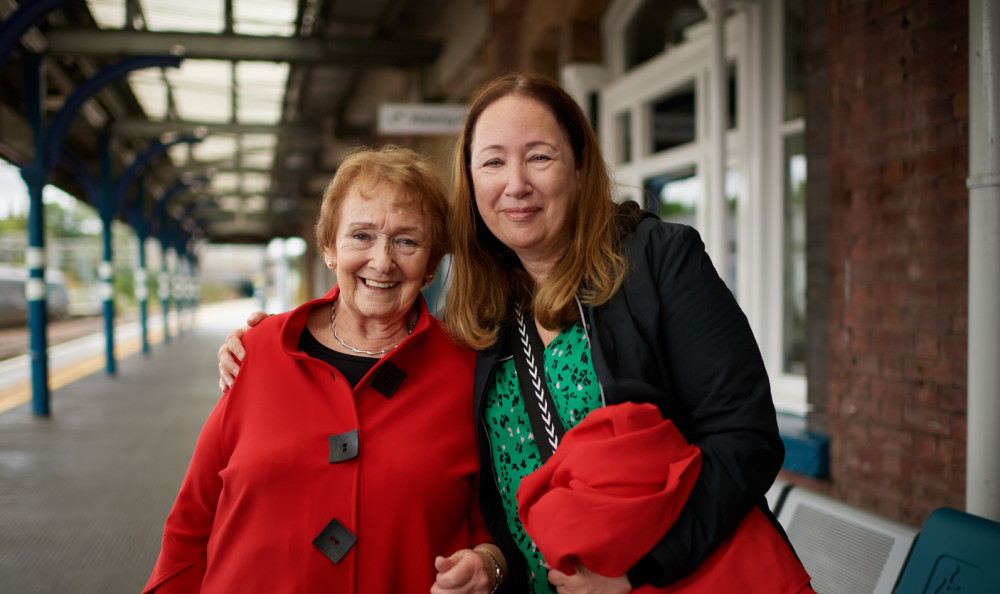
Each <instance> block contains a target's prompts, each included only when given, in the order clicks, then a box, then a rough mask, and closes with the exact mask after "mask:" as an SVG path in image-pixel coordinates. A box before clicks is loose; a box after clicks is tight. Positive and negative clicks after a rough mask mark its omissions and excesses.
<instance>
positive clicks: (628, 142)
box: [615, 111, 632, 163]
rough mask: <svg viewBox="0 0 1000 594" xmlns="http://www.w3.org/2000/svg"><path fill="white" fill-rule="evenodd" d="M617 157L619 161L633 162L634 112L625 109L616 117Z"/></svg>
mask: <svg viewBox="0 0 1000 594" xmlns="http://www.w3.org/2000/svg"><path fill="white" fill-rule="evenodd" d="M615 140H616V143H615V159H616V161H617V162H618V163H631V162H632V112H631V111H625V112H622V113H620V114H618V117H616V118H615Z"/></svg>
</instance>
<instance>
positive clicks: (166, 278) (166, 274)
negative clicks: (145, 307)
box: [156, 213, 170, 342]
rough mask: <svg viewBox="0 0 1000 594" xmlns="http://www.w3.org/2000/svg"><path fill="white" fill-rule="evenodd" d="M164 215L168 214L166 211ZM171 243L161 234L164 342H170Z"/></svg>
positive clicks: (159, 286)
mask: <svg viewBox="0 0 1000 594" xmlns="http://www.w3.org/2000/svg"><path fill="white" fill-rule="evenodd" d="M163 216H167V215H166V213H164V214H163ZM168 249H170V244H169V243H168V242H167V240H166V238H165V237H164V236H162V235H161V236H160V251H161V252H162V253H161V255H160V276H159V277H158V279H157V283H156V284H157V292H158V293H159V297H160V305H161V308H162V309H163V342H170V271H169V270H167V250H168Z"/></svg>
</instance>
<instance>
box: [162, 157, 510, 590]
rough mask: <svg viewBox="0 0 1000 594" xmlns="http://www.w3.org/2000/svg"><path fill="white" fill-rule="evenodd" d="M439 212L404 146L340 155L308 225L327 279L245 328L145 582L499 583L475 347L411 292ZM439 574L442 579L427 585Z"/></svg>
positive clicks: (427, 272)
mask: <svg viewBox="0 0 1000 594" xmlns="http://www.w3.org/2000/svg"><path fill="white" fill-rule="evenodd" d="M447 218H448V203H447V200H446V198H445V191H444V187H443V184H442V183H441V181H440V179H439V178H438V176H437V175H436V174H435V173H434V170H433V169H432V168H431V166H430V165H429V164H428V162H427V161H426V160H424V159H423V158H422V157H420V156H418V155H417V154H416V153H415V152H413V151H411V150H408V149H402V148H398V147H387V148H383V149H380V150H365V151H359V152H355V153H353V154H351V155H349V156H348V157H347V158H346V159H345V160H344V162H343V164H342V165H341V167H340V168H339V170H338V172H337V174H336V176H335V177H334V179H333V181H332V182H331V183H330V185H329V187H328V188H327V189H326V191H325V192H324V196H323V204H322V209H321V214H320V218H319V222H318V223H317V225H316V235H317V240H318V245H319V248H320V250H321V253H322V254H323V255H324V256H325V259H326V263H327V266H329V268H330V269H331V270H333V271H335V272H336V275H337V281H338V282H337V285H336V286H334V287H333V289H331V290H330V292H329V293H327V294H326V295H325V296H324V297H322V298H320V299H317V300H315V301H311V302H309V303H306V304H305V305H302V306H301V307H299V308H297V309H295V310H294V311H291V312H287V313H284V314H280V315H275V316H271V317H269V318H267V319H266V320H264V321H263V322H261V323H260V324H258V325H257V326H256V327H254V328H253V329H252V330H251V331H249V332H248V333H247V334H246V335H245V336H244V339H243V344H244V347H245V353H246V354H245V357H244V360H243V363H242V367H241V369H240V372H239V376H238V377H237V379H236V380H235V382H234V383H233V385H232V387H231V389H229V390H228V391H227V392H226V393H225V394H224V395H223V397H222V398H221V399H220V401H219V403H218V404H217V405H216V407H215V409H214V411H213V412H212V413H211V415H210V416H209V418H208V420H207V421H206V423H205V426H204V429H203V430H202V432H201V435H200V437H199V438H198V443H197V446H196V447H195V451H194V456H193V458H192V460H191V464H190V466H189V468H188V471H187V474H186V476H185V477H184V481H183V484H182V485H181V488H180V493H179V494H178V496H177V500H176V502H175V503H174V506H173V509H172V510H171V511H170V515H169V517H168V518H167V521H166V526H165V529H164V534H163V544H162V548H161V552H160V556H159V559H158V560H157V562H156V566H155V568H154V570H153V574H152V576H151V577H150V578H149V582H148V583H147V585H146V588H145V590H144V591H145V592H158V593H165V592H199V591H200V592H225V593H229V592H241V593H244V594H245V593H253V592H260V593H267V594H273V593H274V592H302V593H306V592H327V591H337V592H356V593H364V594H369V593H380V592H384V593H387V594H388V593H400V592H421V593H426V592H428V591H430V590H431V588H432V586H433V587H436V588H439V589H441V591H454V592H488V591H489V590H491V589H493V588H494V587H495V586H496V585H497V583H498V577H499V576H501V575H502V573H503V571H504V569H505V566H504V565H503V563H504V561H503V557H502V555H501V554H500V551H499V549H497V548H496V547H495V546H493V545H491V544H488V543H487V541H488V540H489V535H488V533H487V531H486V529H485V527H484V524H483V521H482V517H481V515H480V512H479V509H478V506H477V504H476V501H477V492H476V490H477V485H478V480H479V478H478V475H479V457H478V453H477V447H476V429H475V427H474V425H473V422H472V419H471V417H470V415H469V406H470V398H469V395H470V393H471V389H472V374H473V365H474V359H475V355H474V353H473V352H472V351H470V350H468V349H465V348H462V347H460V346H458V345H456V344H455V343H454V342H453V341H452V340H451V339H450V338H449V337H448V335H447V334H446V333H445V330H444V329H443V328H442V324H441V322H440V321H439V320H437V319H435V318H434V317H432V316H431V315H430V314H429V313H428V310H427V305H426V304H425V302H424V300H423V298H422V297H421V296H420V289H421V287H423V286H424V285H425V284H426V283H428V282H429V281H430V280H431V278H432V272H433V271H434V270H435V268H436V266H437V264H438V262H439V261H440V259H441V257H442V255H443V254H444V253H445V251H446V249H447V241H446V231H445V228H446V222H447ZM470 548H471V549H472V552H471V553H470V552H469V549H470ZM438 571H444V572H445V573H446V574H447V575H448V576H450V579H445V580H443V583H440V582H442V580H440V579H439V580H438V582H439V583H438V584H437V585H435V576H436V573H437V572H438Z"/></svg>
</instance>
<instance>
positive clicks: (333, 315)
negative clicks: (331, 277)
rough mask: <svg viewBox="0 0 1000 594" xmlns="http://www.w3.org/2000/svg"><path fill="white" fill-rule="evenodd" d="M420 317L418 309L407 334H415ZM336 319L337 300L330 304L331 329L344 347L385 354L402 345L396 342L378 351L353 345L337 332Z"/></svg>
mask: <svg viewBox="0 0 1000 594" xmlns="http://www.w3.org/2000/svg"><path fill="white" fill-rule="evenodd" d="M419 317H420V312H419V311H418V312H417V317H415V318H413V321H412V322H410V327H409V328H408V329H407V332H406V335H407V336H409V335H410V334H413V329H414V328H416V327H417V318H419ZM336 319H337V302H336V301H334V302H333V303H331V304H330V330H333V337H334V338H336V339H337V342H339V343H340V344H342V345H344V348H347V349H351V350H352V351H354V352H355V353H358V354H359V355H384V354H386V353H388V352H389V351H391V350H392V349H394V348H396V347H398V346H399V345H400V343H399V342H397V343H396V344H394V345H392V346H390V347H385V348H384V349H379V350H377V351H366V350H365V349H359V348H357V347H353V346H351V345H349V344H347V343H346V342H344V339H343V338H341V337H340V335H339V334H337V326H335V325H334V323H333V322H334V320H336Z"/></svg>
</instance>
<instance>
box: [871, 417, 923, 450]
mask: <svg viewBox="0 0 1000 594" xmlns="http://www.w3.org/2000/svg"><path fill="white" fill-rule="evenodd" d="M868 435H869V438H868V439H869V440H870V443H871V445H872V446H874V447H875V448H877V449H878V451H879V452H908V451H910V450H912V449H913V434H912V433H910V432H909V431H905V430H903V429H901V428H899V427H887V426H885V425H880V424H878V423H872V424H871V426H870V427H869V428H868Z"/></svg>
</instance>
